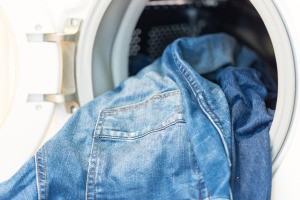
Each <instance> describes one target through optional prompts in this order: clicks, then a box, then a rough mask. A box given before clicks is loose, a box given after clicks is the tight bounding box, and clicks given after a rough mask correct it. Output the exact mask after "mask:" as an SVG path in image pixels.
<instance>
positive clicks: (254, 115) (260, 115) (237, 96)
mask: <svg viewBox="0 0 300 200" xmlns="http://www.w3.org/2000/svg"><path fill="white" fill-rule="evenodd" d="M216 79H217V82H218V83H219V84H220V86H221V87H222V90H223V91H224V93H225V95H226V98H227V100H228V104H229V107H230V110H231V117H232V127H233V132H234V137H233V138H234V147H233V163H234V164H233V170H232V185H231V186H232V192H233V197H234V199H242V200H244V199H249V200H251V199H262V200H263V199H270V198H271V184H272V160H271V149H270V138H269V130H270V127H271V123H272V120H273V114H274V113H273V112H272V111H271V110H269V109H268V108H267V107H266V104H265V101H266V98H267V90H266V88H265V87H264V85H263V84H262V82H261V80H260V79H259V77H258V74H257V71H256V70H255V69H251V68H236V67H227V68H225V69H223V70H219V71H218V72H217V73H216Z"/></svg>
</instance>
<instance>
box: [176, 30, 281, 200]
mask: <svg viewBox="0 0 300 200" xmlns="http://www.w3.org/2000/svg"><path fill="white" fill-rule="evenodd" d="M178 43H179V44H178V45H179V46H180V48H179V49H184V51H183V56H182V57H184V58H185V60H189V62H190V63H191V66H193V67H194V69H195V70H196V71H197V72H198V73H200V74H205V75H204V76H205V77H206V78H208V79H209V80H211V81H213V82H216V83H217V84H218V85H220V87H221V88H222V90H223V92H224V94H225V96H226V99H227V101H228V104H229V108H230V113H231V122H232V131H233V137H232V139H233V143H232V144H233V147H232V150H233V151H232V155H233V157H232V159H233V167H232V185H231V186H232V192H233V198H234V199H241V200H246V199H249V200H252V199H260V200H261V199H270V195H271V184H272V160H271V149H270V138H269V130H270V127H271V123H272V120H273V115H274V111H272V110H270V109H268V108H267V107H266V104H265V102H266V100H267V98H268V92H267V89H266V87H268V88H269V91H270V92H275V91H276V87H275V88H274V86H273V84H274V83H273V80H271V79H270V77H269V76H265V73H266V71H265V70H264V69H263V65H262V62H261V60H260V58H259V57H258V55H257V54H256V53H255V52H253V51H252V50H250V49H249V48H247V47H244V46H241V45H239V44H238V43H237V42H236V40H235V39H234V38H232V37H230V36H228V35H225V34H217V35H208V36H203V37H201V38H196V39H181V40H179V41H178ZM192 49H196V50H195V51H192ZM190 51H191V52H193V54H191V53H190ZM197 55H198V56H197ZM192 63H193V64H192ZM232 66H235V67H232ZM207 72H212V73H208V74H207ZM261 78H262V79H264V80H265V84H266V87H265V84H263V82H262V81H261Z"/></svg>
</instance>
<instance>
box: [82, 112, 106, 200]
mask: <svg viewBox="0 0 300 200" xmlns="http://www.w3.org/2000/svg"><path fill="white" fill-rule="evenodd" d="M101 115H102V111H100V112H99V113H98V118H97V122H96V124H95V128H94V133H93V135H95V134H96V131H97V127H98V123H99V120H100V118H101ZM94 148H95V139H94V138H93V142H92V147H91V151H90V156H89V164H88V172H87V180H86V189H85V190H86V194H85V195H86V199H88V198H89V196H90V195H89V192H90V190H91V188H90V180H91V179H92V180H91V181H93V178H92V177H91V170H93V168H94V167H93V164H94V162H95V161H94V160H95V158H94V156H93V154H94V151H95V150H94Z"/></svg>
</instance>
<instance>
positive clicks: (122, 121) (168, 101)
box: [0, 35, 232, 200]
mask: <svg viewBox="0 0 300 200" xmlns="http://www.w3.org/2000/svg"><path fill="white" fill-rule="evenodd" d="M216 37H223V36H222V35H221V36H218V35H216ZM208 38H209V37H208ZM205 42H206V39H205V37H204V38H201V37H200V38H194V39H190V40H189V39H184V40H177V41H175V42H174V43H173V44H171V45H170V46H168V48H167V49H166V50H165V51H164V53H163V55H162V58H161V59H158V60H156V61H155V62H154V63H152V64H151V65H149V66H148V67H146V68H145V69H143V70H142V71H140V72H139V73H138V74H137V75H136V76H134V77H131V78H129V79H127V80H126V81H124V82H123V83H121V84H120V86H119V87H117V88H115V89H114V90H112V91H109V92H107V93H105V94H103V95H101V96H100V97H98V98H96V99H95V100H93V101H92V102H90V103H89V104H87V105H85V106H83V107H82V108H81V109H79V110H78V111H77V112H76V113H75V114H74V115H73V116H72V118H71V119H70V120H69V121H68V122H67V123H66V124H65V126H64V127H63V128H62V129H61V130H60V131H59V132H58V133H57V135H56V136H55V137H54V138H52V139H51V140H50V141H48V142H47V143H46V144H45V145H44V146H43V147H42V148H41V149H40V150H39V151H38V152H37V153H36V155H35V157H34V158H32V159H31V160H30V161H28V163H26V164H25V166H24V167H23V168H21V169H20V170H19V171H18V172H17V174H16V175H15V176H14V177H13V178H11V179H10V180H9V181H7V182H4V183H2V184H1V185H0V199H26V198H27V199H207V200H208V199H217V200H223V199H232V197H231V196H232V195H231V191H230V175H231V168H230V165H231V161H230V160H231V146H232V144H231V141H232V138H231V133H232V130H231V125H232V124H231V118H230V109H229V107H228V103H227V100H226V97H225V95H224V93H223V91H222V90H221V88H220V87H219V86H218V85H217V84H214V83H213V82H211V81H208V80H207V79H205V78H203V77H202V76H201V75H199V73H197V72H196V71H195V70H193V68H197V69H198V62H201V60H199V59H200V58H201V59H207V55H205V54H206V53H207V51H203V50H205V48H204V49H203V47H204V46H205V45H206V43H205ZM218 42H219V41H218V40H216V42H215V43H214V45H218ZM185 43H186V44H188V45H191V46H190V47H189V48H188V47H186V46H185V45H184V44H185ZM207 47H210V46H207ZM206 50H207V49H206ZM227 51H228V50H227V47H224V48H223V53H225V54H226V52H227ZM208 53H209V52H208ZM211 53H212V52H211ZM195 56H196V57H197V58H195ZM208 56H211V55H210V54H208ZM209 63H210V62H209V61H207V64H209ZM213 70H214V69H211V68H209V66H205V67H204V68H203V69H201V72H202V73H208V72H211V71H213Z"/></svg>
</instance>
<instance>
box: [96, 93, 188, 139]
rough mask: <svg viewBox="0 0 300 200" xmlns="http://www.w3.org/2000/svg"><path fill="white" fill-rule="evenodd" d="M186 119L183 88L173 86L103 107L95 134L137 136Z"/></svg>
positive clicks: (116, 137) (106, 136) (109, 137)
mask: <svg viewBox="0 0 300 200" xmlns="http://www.w3.org/2000/svg"><path fill="white" fill-rule="evenodd" d="M183 122H184V119H183V113H182V104H181V96H180V91H179V90H173V91H169V92H164V93H160V94H156V95H153V96H151V97H149V98H147V99H145V100H143V101H141V102H138V103H136V104H131V105H126V106H122V107H118V108H112V109H106V110H103V111H102V112H101V113H100V115H99V119H98V124H97V128H96V131H95V134H94V137H97V138H102V139H119V140H135V139H138V138H141V137H144V136H146V135H148V134H150V133H152V132H157V131H160V130H164V129H166V128H168V127H169V126H172V125H174V124H176V123H183Z"/></svg>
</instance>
